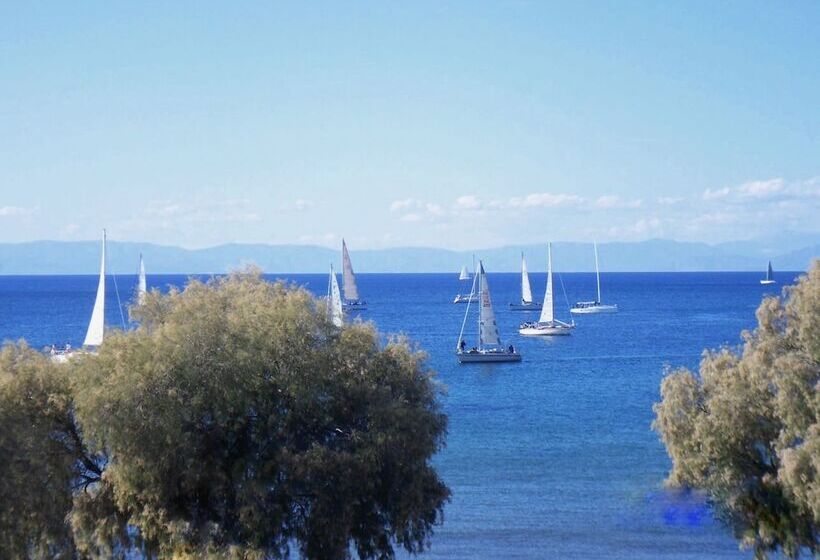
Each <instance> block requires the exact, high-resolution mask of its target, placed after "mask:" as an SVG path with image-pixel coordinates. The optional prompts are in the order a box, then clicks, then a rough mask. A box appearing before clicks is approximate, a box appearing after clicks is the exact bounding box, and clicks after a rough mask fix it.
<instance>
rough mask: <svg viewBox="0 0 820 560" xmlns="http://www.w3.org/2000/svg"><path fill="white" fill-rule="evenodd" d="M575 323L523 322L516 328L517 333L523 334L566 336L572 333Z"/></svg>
mask: <svg viewBox="0 0 820 560" xmlns="http://www.w3.org/2000/svg"><path fill="white" fill-rule="evenodd" d="M574 328H575V325H567V324H566V323H552V324H547V323H532V324H524V325H521V327H520V328H519V329H518V334H520V335H523V336H566V335H569V334H572V329H574Z"/></svg>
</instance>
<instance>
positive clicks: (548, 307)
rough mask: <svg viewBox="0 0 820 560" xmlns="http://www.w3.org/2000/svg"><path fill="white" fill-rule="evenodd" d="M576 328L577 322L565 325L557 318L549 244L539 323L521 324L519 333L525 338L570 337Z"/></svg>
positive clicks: (550, 244) (548, 246)
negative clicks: (545, 281) (544, 288)
mask: <svg viewBox="0 0 820 560" xmlns="http://www.w3.org/2000/svg"><path fill="white" fill-rule="evenodd" d="M574 328H575V322H574V321H573V322H572V323H565V322H563V321H559V320H558V319H556V318H555V302H554V300H553V289H552V243H548V244H547V291H546V293H545V294H544V305H543V307H542V308H541V317H539V319H538V322H527V323H521V326H520V327H519V328H518V333H519V334H522V335H524V336H556V335H568V334H571V333H572V329H574Z"/></svg>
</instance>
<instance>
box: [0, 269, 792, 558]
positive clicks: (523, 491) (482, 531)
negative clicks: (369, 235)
mask: <svg viewBox="0 0 820 560" xmlns="http://www.w3.org/2000/svg"><path fill="white" fill-rule="evenodd" d="M794 276H796V275H795V274H787V273H781V274H780V277H779V278H778V281H780V282H781V284H780V285H782V282H789V281H791V280H792V278H793V277H794ZM758 277H759V274H756V273H666V274H608V275H605V276H604V277H603V289H604V294H603V299H604V301H605V302H607V303H617V304H618V305H619V307H620V312H619V313H618V314H615V315H597V316H596V315H590V316H579V317H576V318H575V320H576V322H577V323H578V328H577V329H576V330H575V331H574V333H573V335H572V336H569V337H558V338H543V339H539V338H522V337H519V336H517V334H514V333H516V332H517V330H516V329H517V325H518V323H519V321H521V320H522V319H524V318H534V315H533V316H529V315H528V314H527V313H522V312H511V311H509V310H507V309H506V306H507V303H509V302H511V301H515V300H516V299H518V297H519V295H518V294H519V292H518V290H519V287H518V282H519V276H518V275H517V274H490V288H491V291H492V297H493V301H494V303H495V307H496V314H497V320H498V324H499V328H500V331H501V335H502V338H503V339H504V342H505V343H507V344H509V343H513V344H515V345H516V346H517V347H518V348H519V349H520V351H521V353H522V354H523V358H524V360H523V362H522V363H520V364H491V365H490V364H487V365H478V364H476V365H459V364H458V363H457V362H456V360H455V357H454V354H453V352H454V349H455V345H456V340H457V338H458V333H459V329H460V327H461V322H462V318H463V313H464V309H465V306H464V305H454V304H452V303H450V302H451V301H452V299H453V297H454V295H455V293H456V292H458V290H459V288H460V286H459V284H458V281H457V279H456V275H455V274H448V275H441V274H418V275H413V274H395V275H389V274H372V275H366V274H365V275H360V277H359V279H360V292H361V293H362V295H363V296H364V297H365V299H367V300H368V302H369V304H370V307H369V310H368V311H366V312H364V313H362V318H364V319H368V320H372V321H374V322H375V323H376V325H377V326H378V328H379V329H380V330H381V331H382V332H384V333H399V332H401V333H406V334H407V335H409V336H410V337H411V338H412V339H413V340H415V341H416V342H418V344H419V345H420V346H421V348H423V349H424V350H425V351H426V352H428V354H429V356H430V358H429V364H430V367H431V368H433V369H434V370H436V371H437V372H438V379H439V380H440V381H441V382H442V383H443V384H444V385H445V386H446V394H445V395H444V396H443V397H442V403H443V405H444V408H445V410H446V412H447V413H448V415H449V417H450V429H449V435H448V438H447V447H446V449H445V450H444V451H442V452H441V453H440V454H439V455H438V456H437V457H436V459H435V462H436V465H437V467H438V468H439V471H440V473H441V475H442V477H443V478H444V480H445V481H446V483H447V484H448V485H449V486H450V488H451V489H452V491H453V499H452V502H451V503H450V504H449V505H448V506H447V508H446V510H445V523H444V525H443V526H442V527H440V528H439V529H438V530H437V531H436V534H435V536H434V537H433V541H432V550H431V551H430V552H429V553H428V554H427V555H426V557H429V558H445V557H446V558H479V557H481V558H623V559H636V558H646V559H650V558H651V559H655V558H666V559H673V558H674V559H684V558H687V559H695V558H698V559H699V558H739V557H750V555H749V554H746V553H741V552H739V551H738V548H737V545H736V543H735V541H734V539H733V538H732V537H731V535H730V534H729V532H728V530H726V529H725V528H724V527H723V526H722V525H720V523H718V522H717V521H715V520H714V519H713V517H712V515H711V513H710V511H709V510H708V508H707V507H706V506H705V505H704V502H703V500H702V499H700V498H699V497H698V496H694V495H691V494H676V493H674V492H670V491H666V490H664V489H663V487H662V482H663V479H664V477H665V476H666V474H667V472H668V470H669V460H668V458H667V457H666V454H665V453H664V449H663V446H662V445H661V444H660V443H659V441H658V439H657V436H656V435H655V434H654V433H653V432H652V431H651V430H650V423H651V422H652V417H653V415H652V404H653V403H654V402H655V401H657V400H658V396H659V385H660V381H661V378H662V376H663V370H664V367H665V366H678V365H683V366H688V367H690V368H694V367H697V364H698V361H699V358H700V354H701V351H702V350H703V349H704V348H715V347H718V346H721V345H724V344H729V345H737V344H739V342H740V337H739V335H740V332H741V331H742V330H743V329H750V328H753V327H754V325H755V317H754V312H755V309H756V308H757V306H758V304H759V303H760V300H761V297H762V296H763V295H764V294H765V293H774V292H777V291H779V289H780V288H779V286H780V285H778V286H768V287H763V286H760V285H759V283H758V280H759V278H758ZM562 278H563V283H564V284H565V286H566V291H567V297H568V299H569V301H571V302H572V301H576V300H589V299H593V298H594V290H595V277H594V275H593V274H564V275H563V277H562ZM531 279H532V283H533V291H534V292H535V293H539V294H541V293H543V287H544V282H545V278H544V275H543V274H541V275H539V274H533V275H531ZM135 280H136V279H135V278H133V277H119V278H118V284H119V285H118V288H119V293H120V296H121V299H122V300H123V303H125V300H127V299H129V294H131V293H132V292H133V289H134V284H135ZM288 280H291V281H293V282H295V283H297V284H299V285H303V286H306V287H307V288H309V289H313V290H314V291H316V292H317V293H319V294H322V295H323V294H324V292H325V290H326V287H327V277H326V276H325V275H293V276H290V277H288ZM184 282H185V277H183V276H154V277H150V276H149V287H160V288H161V289H167V287H168V285H171V284H173V285H177V286H180V285H182V284H184ZM96 283H97V279H96V277H94V276H60V277H19V276H18V277H14V276H12V277H1V276H0V339H5V340H9V339H11V340H16V339H19V338H25V339H26V340H28V341H29V343H30V344H31V345H32V346H35V347H43V346H46V345H50V344H52V343H55V344H58V345H63V344H65V343H66V342H70V343H71V344H72V345H73V346H79V345H80V344H81V343H82V340H83V337H84V335H85V329H86V326H87V322H88V319H89V318H90V314H91V308H92V307H93V303H94V293H95V290H96ZM556 293H557V297H556V301H557V309H558V316H559V318H563V319H568V318H569V313H568V311H567V308H566V304H565V303H564V298H563V293H562V291H561V288H560V284H558V288H557V292H556ZM106 315H107V321H108V324H109V325H114V326H117V325H120V324H121V318H120V312H119V309H118V307H117V298H116V293H115V290H114V286H113V281H112V279H109V284H108V310H107V313H106ZM126 319H127V314H126ZM474 325H475V321H474V320H472V319H471V320H470V321H469V322H468V326H469V327H470V329H471V330H470V331H468V332H469V334H468V336H467V338H468V342H469V341H470V340H472V338H471V337H473V336H474V332H475V327H474Z"/></svg>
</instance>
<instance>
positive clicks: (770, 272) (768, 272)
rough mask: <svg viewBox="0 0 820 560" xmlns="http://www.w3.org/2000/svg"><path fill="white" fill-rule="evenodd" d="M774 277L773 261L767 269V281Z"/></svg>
mask: <svg viewBox="0 0 820 560" xmlns="http://www.w3.org/2000/svg"><path fill="white" fill-rule="evenodd" d="M772 276H773V272H772V261H769V268H767V269H766V280H771V279H772Z"/></svg>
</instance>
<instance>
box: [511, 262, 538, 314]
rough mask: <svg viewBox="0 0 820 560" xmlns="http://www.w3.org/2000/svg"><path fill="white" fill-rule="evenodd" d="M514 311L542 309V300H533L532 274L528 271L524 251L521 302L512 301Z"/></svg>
mask: <svg viewBox="0 0 820 560" xmlns="http://www.w3.org/2000/svg"><path fill="white" fill-rule="evenodd" d="M510 309H511V310H512V311H541V302H540V301H532V288H530V275H529V274H528V273H527V261H525V260H524V253H521V303H511V304H510Z"/></svg>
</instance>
